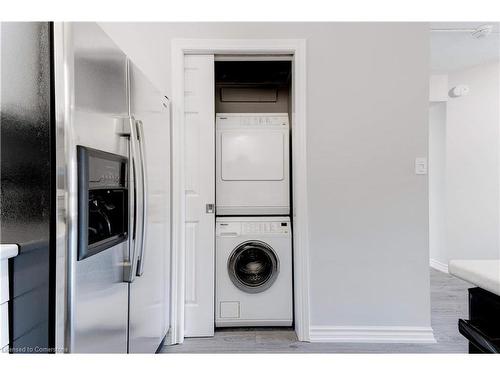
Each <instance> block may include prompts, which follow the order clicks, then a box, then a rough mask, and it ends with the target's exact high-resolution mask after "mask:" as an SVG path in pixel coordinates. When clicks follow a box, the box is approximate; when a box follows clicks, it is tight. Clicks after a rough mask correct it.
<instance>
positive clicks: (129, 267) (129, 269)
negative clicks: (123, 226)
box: [122, 117, 141, 283]
mask: <svg viewBox="0 0 500 375" xmlns="http://www.w3.org/2000/svg"><path fill="white" fill-rule="evenodd" d="M128 120H129V121H128V122H129V131H128V132H125V133H122V135H124V136H128V137H129V148H130V166H131V168H130V176H129V181H132V182H133V183H130V184H129V191H130V189H131V190H133V191H132V194H130V199H129V203H130V209H131V211H132V212H133V214H132V215H129V218H130V222H129V233H130V241H129V243H130V249H129V255H128V260H127V261H126V262H125V263H124V270H123V281H125V282H129V283H131V282H133V281H134V278H135V275H136V265H137V262H136V261H135V259H136V255H137V253H138V251H137V247H138V246H139V244H140V242H141V239H140V232H139V227H140V216H139V213H140V212H141V210H140V209H139V203H140V199H139V194H140V186H139V184H138V179H140V171H139V166H138V162H139V158H138V153H137V128H136V126H135V119H134V118H133V117H130V118H129V119H128Z"/></svg>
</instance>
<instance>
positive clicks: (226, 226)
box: [216, 221, 291, 237]
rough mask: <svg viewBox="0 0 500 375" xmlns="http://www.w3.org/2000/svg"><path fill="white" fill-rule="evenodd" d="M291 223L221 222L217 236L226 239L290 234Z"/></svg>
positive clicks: (217, 227)
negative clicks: (242, 236) (243, 236)
mask: <svg viewBox="0 0 500 375" xmlns="http://www.w3.org/2000/svg"><path fill="white" fill-rule="evenodd" d="M290 231H291V228H290V221H264V222H262V221H243V222H231V221H227V222H224V221H221V222H218V223H217V225H216V235H217V236H224V237H237V236H241V235H249V234H251V235H255V234H288V233H290Z"/></svg>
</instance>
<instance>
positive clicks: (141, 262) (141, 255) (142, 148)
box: [136, 120, 148, 276]
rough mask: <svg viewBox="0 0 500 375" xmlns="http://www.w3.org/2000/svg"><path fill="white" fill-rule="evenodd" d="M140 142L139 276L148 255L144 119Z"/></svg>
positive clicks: (139, 132) (138, 129) (138, 130)
mask: <svg viewBox="0 0 500 375" xmlns="http://www.w3.org/2000/svg"><path fill="white" fill-rule="evenodd" d="M136 126H137V135H138V140H139V142H138V144H139V155H140V159H141V162H140V165H141V184H142V186H141V192H142V197H141V198H142V199H141V200H142V202H141V243H140V252H139V257H138V260H137V273H136V275H137V276H142V274H143V273H144V259H145V255H146V231H147V225H146V220H147V206H148V202H147V199H148V198H147V190H148V189H147V174H146V151H145V139H144V126H143V124H142V121H140V120H137V121H136Z"/></svg>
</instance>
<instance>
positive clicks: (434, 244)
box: [429, 80, 448, 272]
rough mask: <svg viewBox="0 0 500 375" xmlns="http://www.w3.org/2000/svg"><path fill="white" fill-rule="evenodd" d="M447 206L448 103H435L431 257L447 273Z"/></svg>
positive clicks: (432, 116)
mask: <svg viewBox="0 0 500 375" xmlns="http://www.w3.org/2000/svg"><path fill="white" fill-rule="evenodd" d="M446 83H447V80H446ZM431 87H432V82H431ZM445 91H446V92H448V90H447V86H446V87H445ZM445 202H446V102H433V103H431V104H430V107H429V253H430V258H431V265H433V266H434V267H436V268H438V269H440V270H441V271H446V272H447V261H446V260H447V259H448V256H447V251H448V248H447V246H446V230H447V229H446V204H445Z"/></svg>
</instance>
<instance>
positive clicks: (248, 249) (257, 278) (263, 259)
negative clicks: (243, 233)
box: [228, 241, 279, 293]
mask: <svg viewBox="0 0 500 375" xmlns="http://www.w3.org/2000/svg"><path fill="white" fill-rule="evenodd" d="M228 272H229V277H230V278H231V281H232V282H233V284H234V285H235V286H236V287H237V288H238V289H240V290H242V291H244V292H247V293H260V292H263V291H265V290H266V289H268V288H269V287H270V286H271V285H272V284H273V283H274V281H275V280H276V277H277V276H278V273H279V261H278V257H277V256H276V253H275V252H274V250H273V249H272V248H271V247H270V246H269V245H268V244H266V243H264V242H261V241H247V242H244V243H242V244H240V245H238V247H236V249H234V250H233V252H232V253H231V256H230V257H229V261H228Z"/></svg>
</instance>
